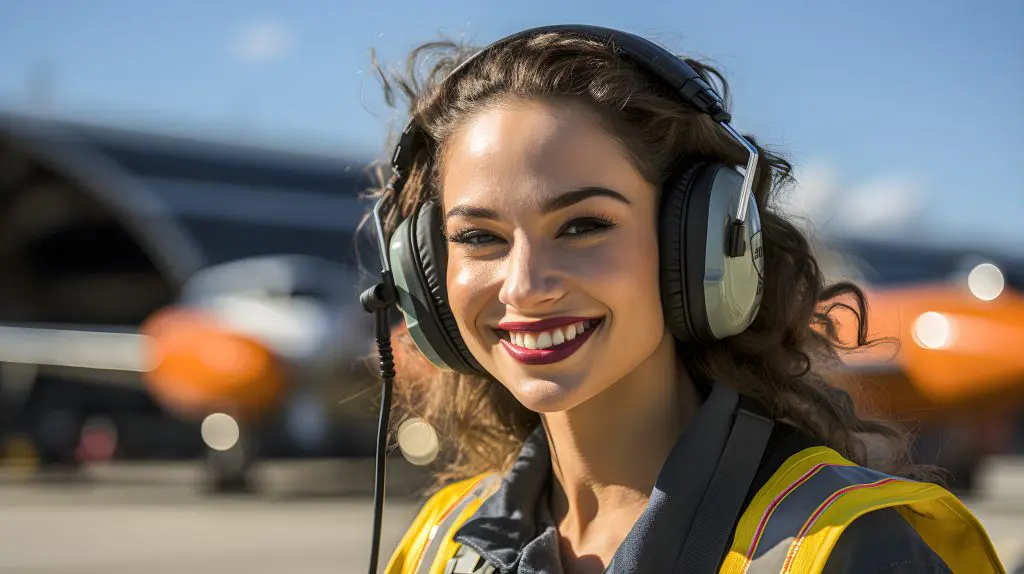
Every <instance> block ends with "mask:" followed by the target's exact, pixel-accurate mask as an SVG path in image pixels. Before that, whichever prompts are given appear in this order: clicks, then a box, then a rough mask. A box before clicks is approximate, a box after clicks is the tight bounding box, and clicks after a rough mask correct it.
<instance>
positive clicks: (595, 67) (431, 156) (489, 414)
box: [364, 32, 921, 483]
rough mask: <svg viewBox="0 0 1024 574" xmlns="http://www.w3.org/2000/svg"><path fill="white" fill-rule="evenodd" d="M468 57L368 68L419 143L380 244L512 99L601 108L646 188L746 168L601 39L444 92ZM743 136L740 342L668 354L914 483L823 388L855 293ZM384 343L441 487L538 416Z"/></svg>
mask: <svg viewBox="0 0 1024 574" xmlns="http://www.w3.org/2000/svg"><path fill="white" fill-rule="evenodd" d="M476 51H477V48H474V47H471V46H467V45H465V44H461V43H457V42H452V41H437V42H430V43H426V44H423V45H421V46H419V47H418V48H416V49H415V50H414V51H413V52H412V53H411V54H410V56H409V58H408V61H407V63H406V68H405V71H404V73H402V72H397V71H389V72H386V71H384V70H383V69H382V67H381V66H380V65H379V64H378V63H377V61H376V58H374V65H375V68H376V70H377V72H378V73H379V76H380V79H381V81H382V83H383V86H384V97H385V101H386V102H387V104H388V105H389V106H392V107H395V106H397V105H398V102H399V100H405V101H406V102H407V104H408V107H409V114H410V116H411V118H412V120H413V121H415V122H416V123H417V124H418V126H419V128H420V129H421V130H422V131H423V133H425V134H426V135H427V138H428V145H427V146H426V147H425V148H424V149H423V150H422V151H421V152H420V153H419V155H418V156H417V157H416V158H415V162H414V165H413V166H412V168H411V169H410V170H409V173H408V174H407V178H408V179H407V183H406V184H405V187H404V189H403V191H402V193H401V196H400V197H391V196H390V194H389V195H388V196H387V197H385V202H384V204H383V210H382V218H383V222H382V223H383V225H384V230H385V234H386V236H388V237H390V235H391V234H392V233H393V232H394V230H395V228H396V227H397V226H398V224H399V222H400V221H401V220H402V219H403V218H405V217H408V216H409V215H410V214H411V213H412V211H413V209H414V208H415V206H416V205H417V204H419V203H420V202H422V201H424V200H427V199H438V197H439V185H438V182H439V181H440V171H441V169H443V166H442V165H440V162H439V161H437V160H438V159H439V158H442V157H444V150H445V146H446V145H447V144H448V142H449V141H450V138H451V137H452V134H453V133H454V132H455V131H456V130H457V129H458V128H459V127H460V126H461V125H462V124H463V123H464V122H465V121H466V119H467V118H469V117H470V116H472V115H473V114H474V113H476V112H478V111H479V110H481V109H482V108H484V107H485V106H490V105H494V104H500V103H502V102H507V101H511V100H517V99H545V100H563V101H564V100H575V101H582V102H585V103H586V104H588V105H590V106H591V107H592V108H593V109H595V110H597V111H598V112H599V114H600V115H601V118H602V119H603V120H604V121H603V124H604V125H603V127H604V129H606V130H607V131H608V133H609V134H610V135H611V136H613V137H615V138H617V139H618V140H619V141H620V142H621V143H622V144H623V145H624V148H625V149H626V150H628V152H629V154H630V156H631V159H632V161H633V162H634V165H635V166H636V168H637V169H638V170H639V172H640V173H641V174H643V175H644V176H645V177H646V179H647V180H648V181H649V182H652V183H654V184H661V183H662V182H664V180H665V179H666V178H667V177H668V176H669V175H670V173H671V171H672V170H673V168H674V167H675V166H676V165H677V164H678V162H679V161H680V160H689V161H715V162H722V163H725V164H728V165H733V166H738V167H743V166H745V164H746V160H747V154H746V151H745V150H744V149H743V148H742V147H741V146H739V145H738V144H737V143H736V142H735V141H734V140H732V139H731V138H730V137H729V136H728V135H727V134H726V133H724V131H723V130H722V129H721V128H720V127H719V126H717V125H716V124H715V123H714V122H713V121H712V120H711V119H710V118H708V117H707V116H706V115H704V114H701V113H699V112H697V111H695V110H694V109H692V108H690V107H688V106H687V105H685V104H683V103H682V102H680V100H679V99H678V98H677V97H676V96H674V95H673V94H672V93H671V92H670V91H669V90H668V88H667V87H666V86H665V85H664V84H663V83H662V82H661V81H660V80H658V79H657V78H654V77H652V76H650V75H649V74H648V73H647V72H645V71H644V70H642V69H640V68H638V67H637V66H636V65H634V64H633V63H631V62H630V61H628V60H627V59H625V58H623V57H621V54H620V53H619V52H618V50H617V48H616V47H615V46H614V45H613V44H609V43H603V42H598V41H595V40H592V39H589V38H586V37H581V36H579V35H575V34H572V33H564V32H559V33H545V34H542V35H534V36H531V37H527V38H522V39H518V40H515V41H512V42H508V43H505V44H503V45H501V46H500V47H497V48H492V49H490V50H488V51H487V52H486V53H485V54H484V55H483V56H482V57H480V58H477V59H476V60H474V61H473V62H472V63H471V64H470V65H469V66H468V67H467V68H466V69H463V70H462V71H460V73H459V74H457V75H456V77H454V78H451V79H449V80H448V81H445V79H446V77H447V76H448V74H449V73H450V72H451V71H452V70H453V69H454V68H455V67H456V66H458V65H459V64H460V63H462V62H463V61H465V60H466V59H467V58H468V57H469V56H470V55H472V54H473V53H475V52H476ZM685 61H686V62H687V63H688V64H689V65H690V66H691V67H692V68H693V69H694V70H696V71H697V72H698V73H699V74H701V76H703V77H704V78H705V80H706V81H708V82H709V83H711V84H712V85H717V86H718V87H719V91H720V93H721V94H722V95H723V97H724V98H725V100H726V102H728V101H729V95H728V94H729V90H728V84H727V83H726V81H725V79H724V78H723V76H722V75H721V74H720V73H719V72H718V71H717V70H715V69H714V68H712V67H711V66H709V65H707V64H705V63H702V62H700V61H697V60H695V59H689V58H685ZM746 138H747V139H748V140H749V141H750V142H751V143H752V144H753V145H755V146H756V147H757V148H758V151H759V152H760V160H759V164H758V166H757V169H756V172H755V179H754V194H755V196H756V200H757V205H758V208H759V210H760V215H761V221H762V226H763V231H762V234H763V240H764V265H765V269H764V276H765V284H764V297H763V302H762V304H761V309H760V312H759V313H758V314H757V317H756V318H755V319H754V322H753V324H752V325H751V326H750V327H749V328H748V329H747V330H746V331H745V332H743V333H742V334H739V335H736V336H734V337H730V338H727V339H725V340H721V341H716V342H712V343H706V344H681V343H677V345H676V346H677V352H678V353H679V355H680V356H681V357H683V358H684V360H685V361H686V364H687V366H688V368H690V369H693V370H695V371H696V372H697V373H699V374H700V375H702V376H703V377H706V378H708V379H710V380H714V381H727V382H728V383H729V384H731V385H733V386H734V387H735V388H736V390H737V391H739V392H740V393H742V394H745V395H748V396H751V397H753V398H755V399H757V400H759V401H760V402H762V403H763V404H764V405H766V406H767V407H768V408H770V409H771V410H772V411H773V413H774V414H775V415H776V417H778V418H780V419H782V420H786V421H788V422H791V423H792V424H794V425H796V426H797V427H799V428H800V429H802V430H803V431H804V432H805V433H807V434H808V435H810V436H812V437H814V438H815V439H817V440H819V441H820V442H821V443H823V444H825V445H827V446H829V447H832V448H834V449H835V450H837V451H838V452H840V453H841V454H842V455H844V456H845V457H847V458H849V459H850V460H852V461H854V462H856V463H858V464H862V465H870V466H874V467H876V468H881V469H883V470H886V471H889V472H897V473H900V474H904V475H920V474H921V470H920V468H919V467H913V466H911V465H910V464H909V463H908V457H907V440H906V436H905V435H904V433H903V432H902V431H900V430H897V427H895V426H890V425H889V424H886V423H884V422H881V421H877V420H868V419H865V418H861V417H860V416H859V415H858V413H857V412H856V409H855V405H854V402H853V401H852V400H851V397H850V395H849V394H848V393H847V392H844V391H842V390H839V389H838V388H836V387H834V386H832V385H830V384H829V382H828V380H827V378H826V376H825V375H824V373H825V372H826V371H828V370H830V369H832V368H833V367H835V366H836V365H837V364H838V361H839V353H840V352H841V351H844V350H850V349H856V348H859V347H863V346H866V345H869V344H871V343H872V342H871V341H869V340H868V338H867V332H868V330H867V323H866V310H867V302H866V299H865V296H864V293H863V292H862V291H861V289H860V288H858V287H857V286H856V285H854V284H852V283H849V282H840V283H836V284H826V281H825V278H824V276H823V273H822V270H821V268H820V266H819V264H818V261H817V260H816V258H815V257H814V254H813V252H812V248H811V245H810V243H809V240H808V238H807V237H806V236H805V235H804V234H803V233H802V232H801V231H800V230H799V229H798V228H797V227H796V226H795V225H793V224H792V223H791V222H789V221H787V219H786V218H784V217H783V216H782V214H781V213H780V211H779V210H778V209H777V201H778V198H779V197H780V194H781V193H783V191H784V190H786V189H787V188H788V187H790V186H791V184H792V183H793V177H792V166H791V165H790V163H789V162H788V161H787V160H786V159H784V158H783V157H782V156H781V155H779V154H778V153H775V152H772V151H769V150H766V149H763V148H762V147H761V146H760V145H759V144H758V143H757V140H756V138H753V137H751V136H749V135H747V136H746ZM389 149H390V148H389ZM386 167H387V166H385V165H383V164H382V165H379V166H377V168H378V169H377V174H378V178H377V179H378V183H379V186H378V187H377V188H375V189H372V190H370V196H371V197H372V198H374V199H376V198H379V197H380V196H381V195H382V194H385V193H386V188H385V183H386V176H387V175H388V173H387V172H386ZM659 187H660V186H659ZM366 222H367V220H364V224H365V223H366ZM837 309H844V310H845V311H847V315H852V317H853V320H854V321H856V339H855V340H853V341H841V340H840V338H839V336H838V334H837V333H838V331H837V321H836V319H835V317H834V316H833V314H832V312H833V311H835V310H837ZM395 342H396V356H397V360H398V377H399V379H398V380H397V381H396V385H395V394H394V397H395V409H396V410H397V411H398V416H397V417H395V420H397V421H400V420H402V418H403V417H407V416H417V417H421V418H423V419H425V420H427V421H428V422H430V423H431V424H432V425H434V427H435V428H436V429H437V430H438V434H439V435H440V437H441V438H442V445H443V447H442V456H441V457H440V458H439V460H438V468H437V471H438V479H439V482H441V483H444V482H447V481H450V480H455V479H460V478H465V477H469V476H473V475H476V474H478V473H482V472H487V471H499V472H500V471H503V470H505V469H506V468H507V467H508V466H509V465H510V464H511V462H512V461H513V460H514V459H515V457H516V455H517V454H518V452H519V449H520V447H521V445H522V443H523V441H524V439H525V438H526V437H527V435H528V434H529V433H530V432H531V431H532V430H533V429H534V428H535V427H536V425H537V424H539V422H540V419H539V415H538V414H537V413H535V412H532V411H530V410H528V409H526V408H525V407H524V406H522V405H521V404H520V403H519V402H518V401H517V400H516V399H515V398H514V397H513V395H512V394H511V392H509V391H508V390H507V389H506V388H505V387H504V385H502V384H501V383H499V382H498V381H497V380H495V379H493V378H491V377H483V376H467V375H461V374H457V373H453V372H441V371H440V370H437V369H433V368H428V367H426V366H425V364H426V363H425V360H423V359H422V357H420V356H419V353H418V351H417V350H416V348H415V346H414V345H413V343H412V341H411V339H410V337H409V336H408V333H407V332H404V330H403V331H400V332H399V333H398V334H397V336H396V337H395ZM866 438H868V439H870V440H865V439H866ZM869 443H871V444H874V445H882V446H883V447H884V448H881V449H879V452H881V453H882V456H881V457H869V452H868V451H869V449H868V446H867V445H868V444H869ZM872 450H875V449H872ZM869 458H871V459H872V460H869Z"/></svg>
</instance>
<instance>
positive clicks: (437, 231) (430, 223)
mask: <svg viewBox="0 0 1024 574" xmlns="http://www.w3.org/2000/svg"><path fill="white" fill-rule="evenodd" d="M413 217H414V220H413V224H414V225H413V229H412V235H413V237H412V239H413V241H414V243H415V251H416V254H417V256H418V258H419V269H420V276H421V279H422V281H423V285H424V286H425V287H426V289H427V290H428V292H429V294H430V301H431V303H432V304H431V306H430V307H431V311H432V313H431V314H432V317H433V318H434V319H435V320H436V321H437V322H438V323H440V327H441V328H440V329H439V331H440V333H441V334H442V335H443V336H444V337H445V340H444V341H438V342H437V343H434V342H433V341H431V343H432V346H433V347H434V348H435V350H440V349H438V347H440V346H442V345H443V346H444V347H447V350H448V351H449V352H447V353H445V355H452V357H451V360H448V361H446V362H447V363H448V365H449V366H450V367H452V368H453V369H454V370H456V371H458V372H460V373H466V374H483V373H484V372H485V371H484V369H483V368H482V367H481V366H480V364H479V363H477V361H476V359H474V358H473V355H472V353H470V352H469V349H468V348H467V347H466V342H465V341H464V340H463V339H462V334H461V333H460V332H459V326H458V324H457V323H456V322H455V316H454V315H452V309H451V306H450V305H449V304H448V286H447V280H446V275H447V269H448V243H447V241H446V240H445V238H444V234H443V233H442V231H441V208H440V206H439V205H438V204H437V203H436V202H433V201H428V202H424V203H423V204H421V205H420V207H419V208H418V209H417V212H416V213H415V214H413ZM442 352H443V351H442Z"/></svg>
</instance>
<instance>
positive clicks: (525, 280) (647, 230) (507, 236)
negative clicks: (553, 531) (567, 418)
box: [441, 101, 671, 412]
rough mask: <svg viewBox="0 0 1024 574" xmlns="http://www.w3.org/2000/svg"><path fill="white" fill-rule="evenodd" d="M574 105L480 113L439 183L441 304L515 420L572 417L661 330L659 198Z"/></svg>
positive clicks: (450, 153) (457, 139)
mask: <svg viewBox="0 0 1024 574" xmlns="http://www.w3.org/2000/svg"><path fill="white" fill-rule="evenodd" d="M596 120H597V117H596V116H595V115H594V112H593V111H591V110H590V109H588V108H586V107H584V106H583V105H582V104H568V103H546V102H545V103H542V102H526V101H522V102H517V103H513V104H506V105H501V106H492V107H490V108H488V109H486V110H484V111H482V112H480V113H478V114H477V115H475V116H473V117H472V118H471V119H469V120H468V121H467V122H466V123H465V124H463V125H462V126H461V128H460V129H459V130H458V131H457V132H456V133H455V134H454V135H453V137H452V140H451V141H450V143H449V146H448V148H447V150H446V155H445V158H444V170H443V174H442V180H441V185H442V204H443V206H444V213H445V221H444V230H445V234H446V235H447V237H448V238H449V244H448V246H449V259H448V276H447V281H448V293H449V298H450V303H451V307H452V311H453V312H454V314H455V319H456V321H457V322H458V326H459V329H460V331H461V332H462V335H463V337H464V338H465V340H466V343H467V344H468V346H469V349H470V351H471V352H472V353H473V356H474V357H476V359H477V360H478V361H479V362H480V364H481V365H482V366H483V367H484V368H486V369H487V371H488V372H489V373H491V374H492V375H493V376H494V377H495V378H497V379H498V380H499V381H501V383H502V384H504V385H505V386H506V387H508V389H509V390H510V391H511V392H512V393H513V394H514V395H515V396H516V397H517V398H518V399H519V401H520V402H521V403H523V405H524V406H526V407H527V408H529V409H531V410H534V411H537V412H554V411H563V410H568V409H571V408H573V407H575V406H577V405H579V404H580V403H582V402H584V401H586V400H587V399H589V398H591V397H593V396H595V395H597V394H598V393H600V392H602V391H603V390H605V389H607V388H609V387H610V386H611V385H613V384H614V383H615V382H616V381H619V380H620V379H622V378H623V377H625V376H627V375H628V374H629V373H630V372H632V371H633V370H634V369H636V368H637V367H638V366H640V365H641V364H642V363H643V362H644V361H645V360H646V359H648V358H649V357H650V356H651V355H652V354H653V353H654V351H655V350H656V349H657V348H658V346H659V344H660V343H661V342H662V341H663V338H664V337H670V336H671V335H670V334H669V333H668V332H667V331H666V329H665V324H664V319H663V316H662V309H661V299H660V291H659V284H658V244H657V218H656V207H657V197H656V193H655V190H654V188H653V187H652V185H651V184H650V183H648V182H647V181H646V180H645V179H644V178H643V177H642V176H641V174H640V173H639V172H638V171H637V170H636V169H635V168H634V167H633V164H632V163H631V161H630V160H629V158H628V157H627V155H626V154H625V153H624V150H623V148H622V147H621V146H620V144H619V143H618V142H617V141H616V140H614V139H612V138H611V137H609V136H608V135H607V133H606V132H605V131H604V130H603V129H602V128H601V127H600V126H599V124H598V123H597V121H596Z"/></svg>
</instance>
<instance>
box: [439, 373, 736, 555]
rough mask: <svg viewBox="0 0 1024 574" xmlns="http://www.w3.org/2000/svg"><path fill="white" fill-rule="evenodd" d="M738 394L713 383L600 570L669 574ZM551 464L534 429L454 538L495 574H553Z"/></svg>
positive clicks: (539, 428) (554, 543)
mask: <svg viewBox="0 0 1024 574" xmlns="http://www.w3.org/2000/svg"><path fill="white" fill-rule="evenodd" d="M738 402H739V396H738V395H737V394H736V392H735V391H734V390H732V389H731V388H729V387H727V386H725V385H720V384H719V385H714V387H713V390H712V392H711V396H710V397H709V398H708V399H707V401H705V403H704V405H702V406H701V408H700V410H698V412H697V414H696V415H695V416H694V419H693V421H691V423H690V425H689V426H688V427H687V428H686V430H685V431H684V432H683V434H682V435H681V436H680V438H679V440H678V441H677V442H676V444H675V446H674V447H673V448H672V450H671V452H670V453H669V455H668V458H667V459H666V461H665V464H664V466H663V467H662V470H661V472H660V473H659V475H658V479H657V482H656V483H655V487H654V490H653V491H652V493H651V497H650V500H649V501H648V504H647V508H646V509H645V510H644V512H643V514H641V515H640V518H639V519H638V520H637V521H636V523H635V524H634V525H633V528H632V529H631V530H630V532H629V534H628V535H627V536H626V539H625V540H624V541H623V543H622V544H621V545H620V546H619V548H618V550H617V551H616V553H615V556H614V557H613V559H612V561H611V563H610V564H609V565H608V568H607V570H606V572H614V573H619V572H622V573H625V572H671V571H673V570H674V569H675V562H676V559H677V557H678V555H679V552H680V551H681V550H682V547H683V542H684V541H685V540H686V536H687V534H688V533H689V529H690V525H691V523H692V522H693V518H694V516H695V515H696V511H697V507H698V505H699V503H700V501H701V497H702V496H703V493H704V491H705V490H706V489H707V485H708V483H709V482H710V480H711V475H712V473H713V472H714V470H715V466H716V465H717V462H718V459H719V457H720V456H721V453H722V451H723V449H724V448H725V442H726V439H727V438H728V436H729V430H730V429H731V428H732V414H733V412H734V411H735V409H736V406H737V404H738ZM550 479H551V458H550V452H549V450H548V444H547V437H546V435H545V433H544V428H543V426H542V425H538V426H537V428H536V429H535V430H534V431H533V433H531V434H530V436H529V437H528V438H527V440H526V441H525V442H524V443H523V447H522V449H521V450H520V453H519V456H518V457H517V458H516V461H515V462H514V463H513V465H512V468H511V469H510V470H509V471H508V473H506V475H505V476H504V477H503V479H502V483H501V485H500V487H499V488H498V490H497V491H496V492H495V493H494V494H493V495H492V496H490V497H489V498H488V499H487V500H486V501H484V503H483V504H482V505H481V506H480V508H479V509H478V510H477V512H476V513H475V514H474V515H473V517H472V518H470V519H469V520H468V521H466V522H465V523H464V524H463V525H462V527H461V528H459V530H458V531H457V532H456V533H455V536H454V539H455V541H456V542H459V543H461V544H465V545H466V546H468V547H470V548H472V549H474V550H475V551H476V552H478V553H479V554H480V556H481V557H483V558H484V559H485V560H487V561H488V562H490V563H491V564H493V565H494V566H496V567H497V568H498V569H499V570H500V571H501V572H502V573H503V574H508V573H511V572H517V573H520V574H527V573H534V572H546V573H560V572H561V571H562V569H561V563H560V562H559V559H558V532H557V529H556V526H555V524H554V521H553V520H552V518H551V515H550V511H549V507H548V492H549V481H550Z"/></svg>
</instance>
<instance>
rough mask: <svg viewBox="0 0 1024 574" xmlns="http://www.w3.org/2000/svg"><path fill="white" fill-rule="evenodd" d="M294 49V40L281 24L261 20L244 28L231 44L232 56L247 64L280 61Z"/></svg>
mask: <svg viewBox="0 0 1024 574" xmlns="http://www.w3.org/2000/svg"><path fill="white" fill-rule="evenodd" d="M291 49H292V38H291V34H289V32H288V29H287V28H286V27H285V25H284V24H282V23H281V22H277V21H274V20H260V21H255V22H250V23H249V24H247V25H245V26H243V27H242V29H241V30H240V31H239V33H238V35H237V36H235V38H234V41H233V42H232V43H231V52H232V54H233V55H234V56H235V57H237V58H239V59H240V60H242V61H245V62H255V63H260V62H271V61H274V60H280V59H281V58H284V57H285V56H287V55H288V53H289V52H290V51H291Z"/></svg>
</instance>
